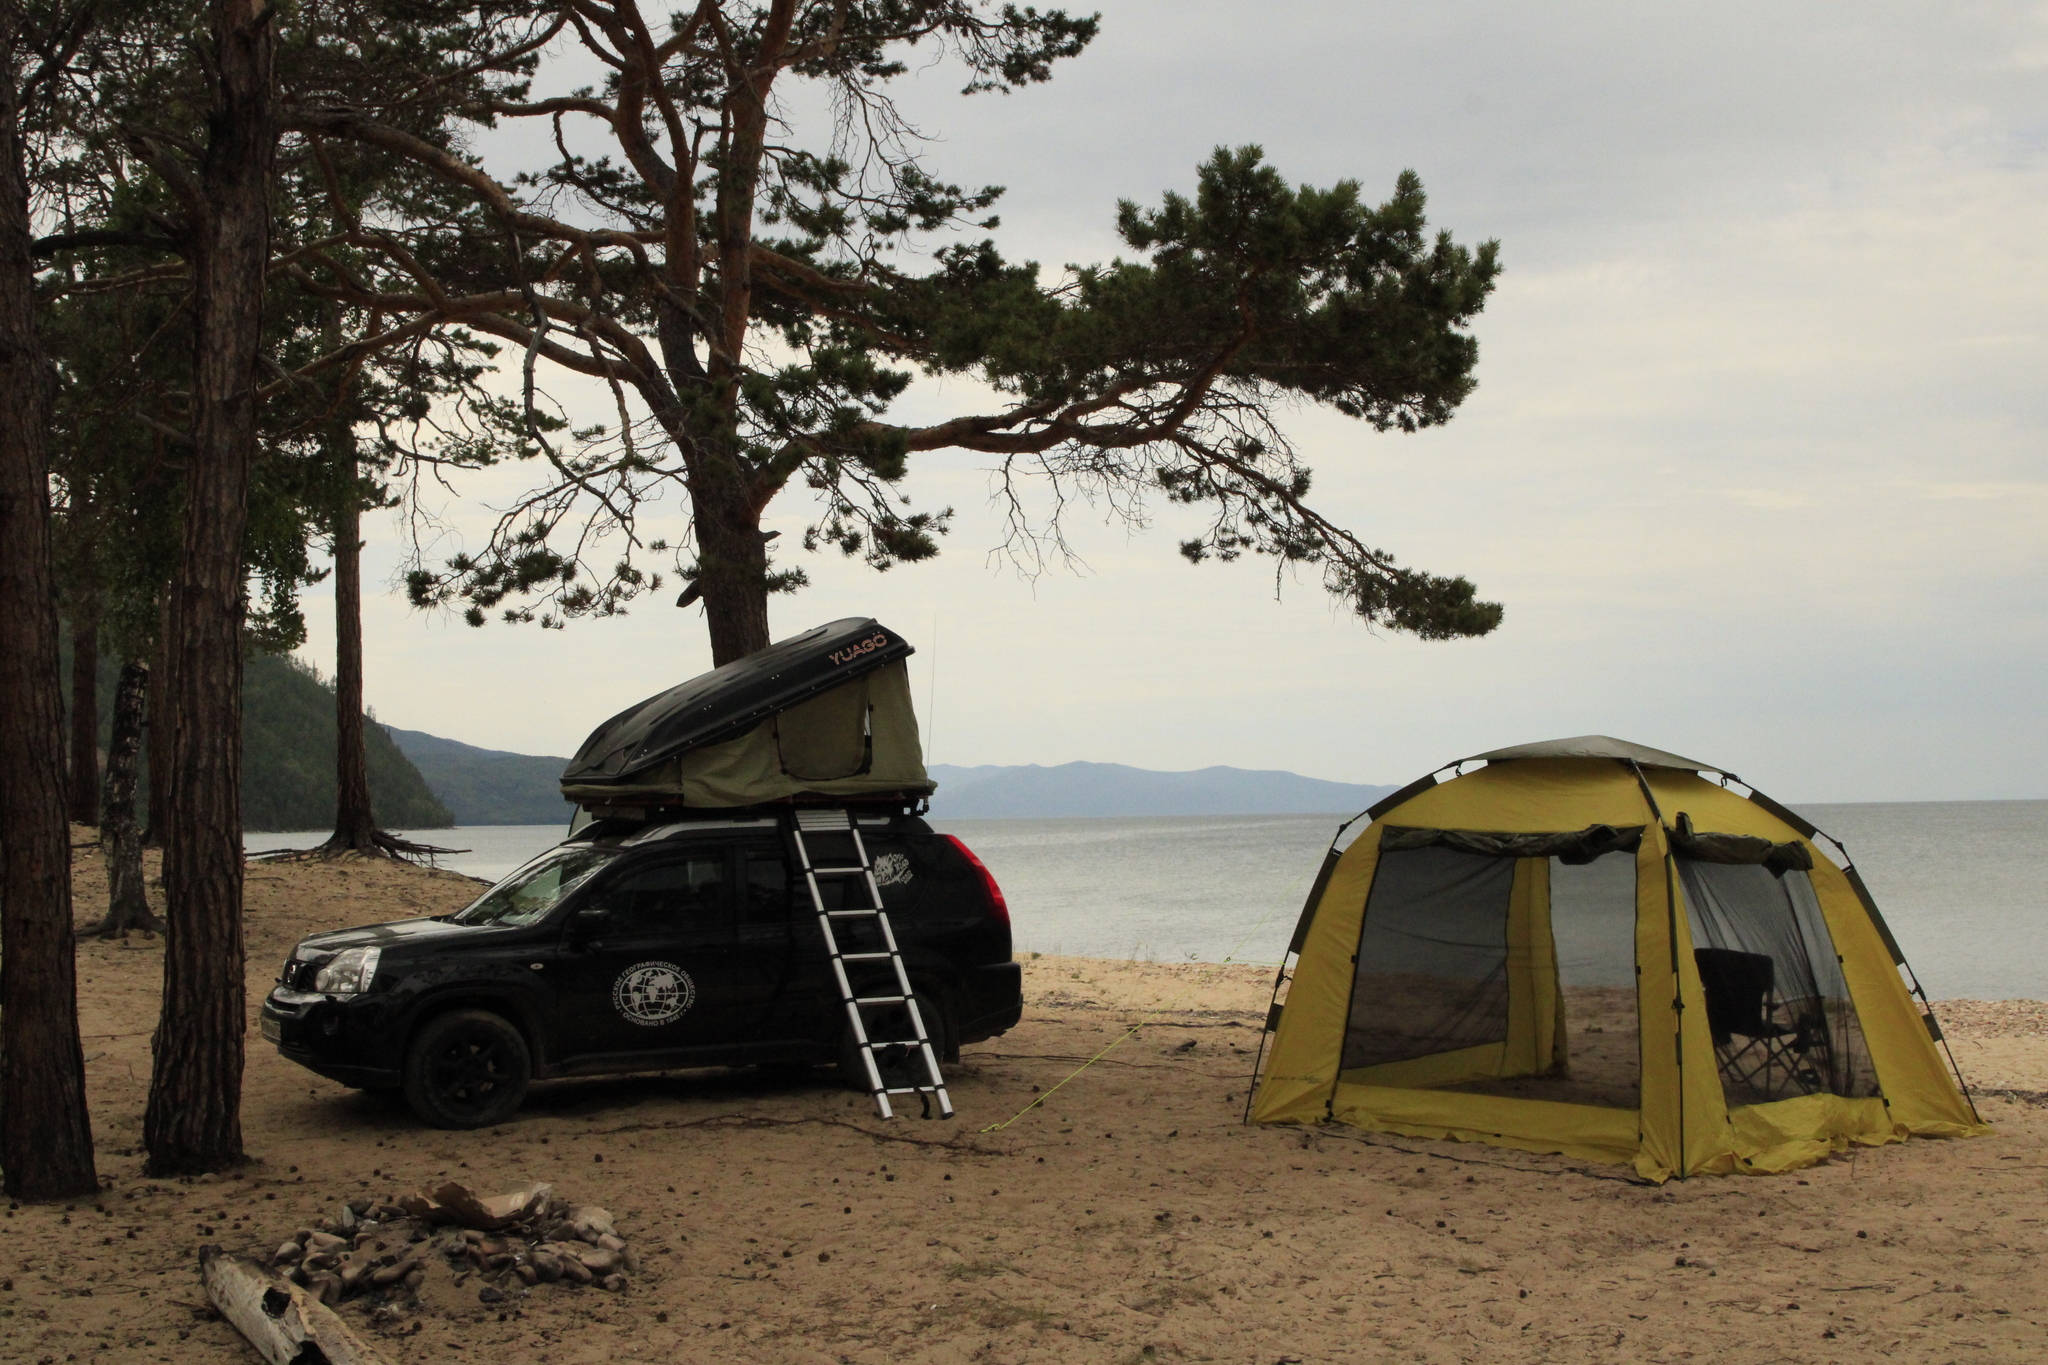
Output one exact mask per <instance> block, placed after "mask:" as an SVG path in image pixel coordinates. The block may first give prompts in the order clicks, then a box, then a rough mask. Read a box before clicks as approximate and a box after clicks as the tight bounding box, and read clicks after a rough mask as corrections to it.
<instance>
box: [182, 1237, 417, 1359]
mask: <svg viewBox="0 0 2048 1365" xmlns="http://www.w3.org/2000/svg"><path fill="white" fill-rule="evenodd" d="M199 1276H200V1278H201V1279H202V1280H203V1281H205V1283H206V1296H207V1297H208V1298H210V1299H212V1300H213V1306H214V1307H216V1308H218V1309H219V1310H220V1313H221V1316H222V1317H224V1318H226V1319H227V1320H228V1321H229V1322H230V1323H232V1324H234V1328H235V1330H236V1331H238V1332H240V1333H241V1334H242V1335H243V1336H244V1337H247V1338H248V1340H249V1344H250V1345H251V1346H254V1347H255V1348H256V1350H257V1352H258V1353H259V1354H260V1355H262V1357H263V1358H264V1359H265V1360H267V1361H269V1362H270V1365H385V1360H384V1357H383V1356H381V1355H378V1354H377V1352H375V1351H373V1350H372V1349H370V1347H369V1346H367V1345H365V1344H364V1343H363V1341H362V1339H361V1338H359V1337H357V1336H356V1334H355V1333H354V1332H351V1331H350V1330H349V1329H348V1324H346V1323H344V1322H343V1321H342V1320H341V1319H340V1318H339V1317H338V1316H336V1315H335V1313H334V1310H333V1309H331V1308H328V1307H326V1306H325V1305H324V1304H322V1303H320V1302H319V1300H317V1299H315V1298H313V1297H312V1296H310V1295H309V1294H307V1293H306V1291H305V1290H303V1289H301V1288H299V1287H298V1286H297V1285H295V1284H293V1283H291V1282H290V1281H288V1280H282V1279H279V1278H278V1277H277V1276H275V1275H273V1274H271V1273H270V1272H269V1271H267V1270H265V1269H264V1268H263V1267H262V1266H261V1265H259V1264H257V1263H256V1262H255V1261H252V1260H250V1259H249V1258H248V1257H246V1256H231V1255H229V1254H227V1253H226V1252H224V1251H222V1250H221V1249H220V1248H219V1247H216V1246H207V1247H201V1248H200V1249H199Z"/></svg>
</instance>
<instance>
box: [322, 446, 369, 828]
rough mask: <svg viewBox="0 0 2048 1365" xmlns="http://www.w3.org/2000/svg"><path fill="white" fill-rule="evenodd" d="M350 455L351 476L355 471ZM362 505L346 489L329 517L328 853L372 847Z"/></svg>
mask: <svg viewBox="0 0 2048 1365" xmlns="http://www.w3.org/2000/svg"><path fill="white" fill-rule="evenodd" d="M353 465H354V460H353V458H351V460H350V466H351V467H350V470H349V473H350V475H351V476H353V474H354V473H355V470H354V468H353ZM362 527H363V508H362V504H361V503H360V502H358V501H357V500H356V498H355V496H354V493H353V491H351V492H350V495H349V498H348V501H347V503H346V505H345V506H344V507H343V509H342V510H341V511H340V512H337V513H336V514H335V518H334V766H335V772H334V777H335V786H334V837H333V838H331V839H329V840H328V841H327V848H328V850H329V851H332V852H341V851H342V850H344V849H351V850H360V851H363V852H368V851H370V850H372V849H374V848H376V847H377V815H376V812H375V811H374V810H372V809H371V807H370V758H369V754H368V752H367V751H366V750H365V749H364V747H363V545H362Z"/></svg>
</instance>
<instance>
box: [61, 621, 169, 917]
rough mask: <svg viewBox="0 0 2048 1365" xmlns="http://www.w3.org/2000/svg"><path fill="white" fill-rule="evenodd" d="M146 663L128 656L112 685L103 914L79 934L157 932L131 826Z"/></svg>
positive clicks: (102, 841)
mask: <svg viewBox="0 0 2048 1365" xmlns="http://www.w3.org/2000/svg"><path fill="white" fill-rule="evenodd" d="M148 697H149V665H148V664H146V663H144V662H142V660H140V659H130V660H129V661H128V662H127V663H125V664H123V665H121V681H120V682H118V683H116V684H115V686H114V733H113V735H112V737H111V738H110V739H109V740H108V741H107V787H106V798H105V800H104V801H103V802H102V803H101V806H100V855H101V856H102V857H104V858H105V859H106V860H107V917H106V918H105V919H103V920H101V921H100V922H99V923H98V924H95V925H94V926H92V928H90V929H86V930H82V931H81V933H83V934H96V935H98V936H99V937H101V938H116V937H120V936H123V935H125V934H127V932H128V931H129V930H131V929H140V930H142V931H143V932H144V933H161V932H162V931H163V927H164V925H163V921H162V920H160V919H158V918H157V917H156V913H155V912H154V911H152V910H151V909H150V908H149V893H148V891H147V890H146V889H145V887H144V886H143V881H142V837H141V834H140V832H139V831H138V830H137V829H136V828H135V758H136V751H137V750H139V749H140V748H141V747H142V724H143V711H144V708H145V706H146V705H147V703H148Z"/></svg>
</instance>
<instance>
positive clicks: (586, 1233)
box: [569, 1204, 619, 1242]
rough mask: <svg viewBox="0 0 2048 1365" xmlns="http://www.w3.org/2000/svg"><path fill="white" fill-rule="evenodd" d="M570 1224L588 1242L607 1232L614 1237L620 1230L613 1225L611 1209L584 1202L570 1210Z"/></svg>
mask: <svg viewBox="0 0 2048 1365" xmlns="http://www.w3.org/2000/svg"><path fill="white" fill-rule="evenodd" d="M569 1226H570V1227H572V1228H575V1229H576V1235H577V1236H578V1237H580V1238H582V1239H583V1240H584V1241H586V1242H595V1241H597V1239H598V1238H600V1237H602V1236H604V1235H605V1234H606V1233H610V1234H612V1235H613V1236H614V1237H616V1236H617V1235H618V1232H619V1230H618V1229H617V1228H615V1227H613V1226H612V1215H611V1210H610V1209H602V1208H599V1207H598V1206H597V1205H595V1204H584V1205H581V1206H580V1207H577V1208H573V1209H571V1210H569Z"/></svg>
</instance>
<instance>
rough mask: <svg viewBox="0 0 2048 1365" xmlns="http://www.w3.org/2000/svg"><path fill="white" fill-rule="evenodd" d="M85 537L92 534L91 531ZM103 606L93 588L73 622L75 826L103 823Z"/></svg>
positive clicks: (85, 594) (80, 599)
mask: <svg viewBox="0 0 2048 1365" xmlns="http://www.w3.org/2000/svg"><path fill="white" fill-rule="evenodd" d="M85 534H87V535H90V534H92V533H91V531H90V530H89V529H88V530H87V531H86V532H85ZM99 679H100V604H99V596H98V594H97V593H96V592H93V591H92V590H91V589H90V588H89V587H88V588H86V589H85V590H84V591H82V592H80V593H79V597H78V604H77V606H76V607H75V608H74V609H73V611H72V620H71V771H70V774H69V776H70V792H69V796H68V799H67V800H66V803H65V804H66V805H68V806H69V807H70V813H71V823H72V824H74V825H97V824H98V823H99V822H100V689H99Z"/></svg>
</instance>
